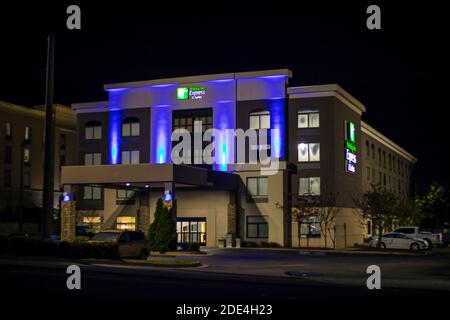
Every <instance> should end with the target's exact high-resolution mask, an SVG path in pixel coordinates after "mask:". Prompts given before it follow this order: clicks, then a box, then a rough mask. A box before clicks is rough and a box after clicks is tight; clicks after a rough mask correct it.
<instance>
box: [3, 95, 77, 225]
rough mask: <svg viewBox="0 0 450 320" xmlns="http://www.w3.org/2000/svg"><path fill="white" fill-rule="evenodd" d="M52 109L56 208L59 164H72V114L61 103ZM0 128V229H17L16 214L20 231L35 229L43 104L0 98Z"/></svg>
mask: <svg viewBox="0 0 450 320" xmlns="http://www.w3.org/2000/svg"><path fill="white" fill-rule="evenodd" d="M55 111H56V112H55V119H56V126H55V189H54V190H55V201H54V207H55V208H58V207H59V197H60V195H61V192H60V191H61V183H60V177H61V166H63V165H73V164H75V163H76V114H75V112H73V111H72V110H71V109H70V108H69V107H67V106H63V105H55ZM0 128H1V136H0V169H1V170H0V232H2V233H4V232H17V231H19V220H20V219H19V218H20V216H22V218H23V219H22V221H23V231H24V232H31V231H37V230H38V228H39V222H40V217H41V210H42V209H41V208H42V187H43V171H44V131H45V112H44V107H43V106H37V107H33V108H28V107H24V106H20V105H15V104H12V103H7V102H3V101H0ZM21 180H22V184H21ZM21 186H23V188H21ZM20 212H22V214H20ZM58 224H59V222H58V223H56V222H55V225H58Z"/></svg>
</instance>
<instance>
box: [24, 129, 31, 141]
mask: <svg viewBox="0 0 450 320" xmlns="http://www.w3.org/2000/svg"><path fill="white" fill-rule="evenodd" d="M25 140H26V141H31V128H30V127H28V126H27V127H25Z"/></svg>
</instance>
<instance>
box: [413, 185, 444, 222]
mask: <svg viewBox="0 0 450 320" xmlns="http://www.w3.org/2000/svg"><path fill="white" fill-rule="evenodd" d="M416 205H417V207H418V208H419V209H420V210H421V211H422V213H423V220H422V223H421V224H422V225H423V226H425V227H428V228H439V227H441V226H442V225H443V224H444V223H445V222H450V199H449V194H448V191H446V189H445V188H444V187H443V186H441V185H439V184H437V183H433V184H432V185H431V186H430V187H429V188H428V190H427V192H426V193H425V194H424V195H423V196H420V197H417V199H416Z"/></svg>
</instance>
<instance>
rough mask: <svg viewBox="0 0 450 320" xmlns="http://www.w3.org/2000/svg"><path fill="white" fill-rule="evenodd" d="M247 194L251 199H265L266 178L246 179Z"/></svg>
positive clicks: (266, 190) (266, 194) (266, 191)
mask: <svg viewBox="0 0 450 320" xmlns="http://www.w3.org/2000/svg"><path fill="white" fill-rule="evenodd" d="M247 194H248V196H250V197H252V198H258V197H260V198H267V196H268V179H267V177H249V178H247Z"/></svg>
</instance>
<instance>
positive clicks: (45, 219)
mask: <svg viewBox="0 0 450 320" xmlns="http://www.w3.org/2000/svg"><path fill="white" fill-rule="evenodd" d="M54 63H55V34H53V33H52V34H50V35H49V36H48V47H47V70H46V71H47V74H46V90H45V151H44V152H45V153H44V186H43V196H42V219H41V232H42V238H44V239H45V238H48V237H49V236H50V233H51V221H52V216H53V201H54V199H53V190H54V175H55V165H54V162H55V160H54V153H55V151H54V137H55V123H54V121H55V113H54V109H53V89H54V88H53V85H54V77H53V76H54Z"/></svg>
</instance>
